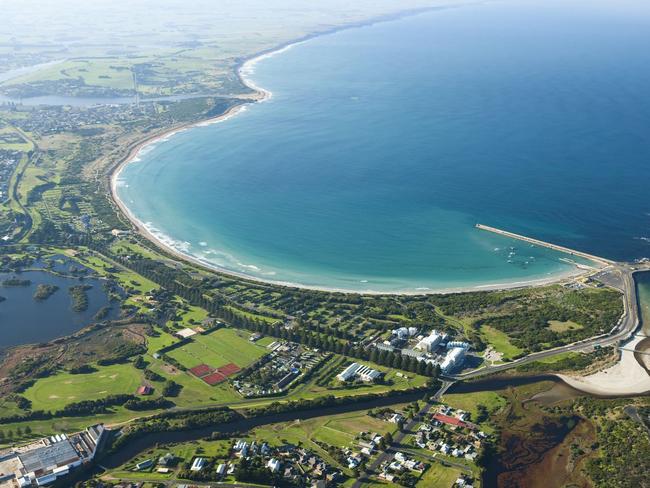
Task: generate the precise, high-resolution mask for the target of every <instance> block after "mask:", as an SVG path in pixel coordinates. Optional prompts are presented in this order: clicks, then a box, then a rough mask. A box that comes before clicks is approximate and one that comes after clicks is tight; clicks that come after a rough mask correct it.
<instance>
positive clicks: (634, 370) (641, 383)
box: [558, 335, 650, 396]
mask: <svg viewBox="0 0 650 488" xmlns="http://www.w3.org/2000/svg"><path fill="white" fill-rule="evenodd" d="M645 338H646V337H645V336H642V335H636V336H634V337H632V339H630V340H629V341H628V342H626V343H625V344H624V345H623V350H622V351H621V359H620V361H619V362H618V363H616V364H615V365H614V366H612V367H611V368H608V369H605V370H603V371H599V372H597V373H594V374H592V375H589V376H582V377H573V376H568V375H563V374H560V375H558V376H559V377H560V378H562V379H563V380H564V381H565V382H566V383H567V384H569V385H570V386H572V387H573V388H576V389H577V390H580V391H584V392H586V393H591V394H594V395H601V396H618V395H623V396H625V395H636V394H639V395H640V394H644V393H648V392H650V374H648V371H646V369H645V368H644V367H643V366H642V365H641V364H640V363H639V361H638V360H637V358H636V357H635V353H634V350H635V349H636V348H637V346H638V344H639V343H640V342H641V341H643V340H644V339H645Z"/></svg>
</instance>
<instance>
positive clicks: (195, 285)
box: [115, 257, 439, 377]
mask: <svg viewBox="0 0 650 488" xmlns="http://www.w3.org/2000/svg"><path fill="white" fill-rule="evenodd" d="M115 259H116V260H118V261H122V263H123V264H124V265H125V266H127V267H131V268H132V269H134V270H135V271H136V272H138V273H139V274H141V275H142V276H144V277H146V278H148V279H150V280H152V281H154V282H157V283H159V284H160V285H161V286H163V287H165V288H166V289H167V290H169V291H170V292H171V293H173V294H176V295H179V296H181V297H183V298H185V299H186V300H188V301H189V302H190V303H191V304H192V305H196V306H199V307H201V308H203V309H205V310H207V311H208V312H209V313H210V314H211V315H212V316H214V317H216V318H218V319H221V320H223V321H224V322H226V323H228V324H231V325H232V326H234V327H239V328H245V329H248V330H250V331H253V332H260V333H261V334H264V335H269V336H273V337H277V338H279V339H285V340H288V341H292V342H298V343H300V344H304V345H306V346H308V347H311V348H316V349H321V350H324V351H328V352H332V353H336V354H342V355H344V356H349V357H353V358H357V359H360V360H365V361H373V362H377V363H378V364H381V365H384V366H389V367H392V368H397V369H403V370H404V371H409V372H412V373H416V374H420V375H425V376H430V377H436V376H438V374H439V368H437V367H436V366H434V365H431V364H426V363H424V362H422V361H417V360H416V359H415V358H412V357H408V356H402V355H401V354H400V353H398V352H389V351H381V352H378V351H377V350H376V349H375V348H368V347H367V346H365V345H363V344H356V343H354V342H352V341H351V339H352V336H351V335H350V334H349V333H347V332H346V331H343V330H342V329H336V328H322V327H320V326H318V325H313V324H303V326H299V327H295V328H293V329H287V328H286V327H284V326H283V325H282V323H281V321H280V320H278V322H277V323H275V324H269V323H268V322H266V321H263V320H258V319H255V318H251V317H250V316H247V315H244V314H239V313H237V312H235V311H233V309H232V308H231V307H234V306H235V305H234V304H232V303H230V302H229V301H227V300H226V299H223V298H222V297H219V298H212V299H209V298H208V297H207V296H206V293H205V290H203V287H202V286H201V285H203V283H202V282H197V281H196V280H192V279H191V278H189V277H184V275H180V276H179V274H178V273H177V272H176V270H175V269H172V268H170V267H168V266H165V265H164V264H162V263H158V262H156V261H153V260H151V259H144V258H143V259H137V260H132V261H130V260H127V259H124V258H122V257H116V258H115ZM183 277H184V278H183ZM421 309H422V310H426V311H427V313H432V314H433V311H432V309H431V306H423V307H421ZM170 347H173V348H175V347H179V343H175V344H174V345H173V346H170ZM371 356H372V357H373V358H374V360H373V359H371ZM164 359H165V360H167V359H169V357H168V356H167V355H165V356H164ZM174 365H175V366H177V365H178V364H174ZM178 366H180V365H178Z"/></svg>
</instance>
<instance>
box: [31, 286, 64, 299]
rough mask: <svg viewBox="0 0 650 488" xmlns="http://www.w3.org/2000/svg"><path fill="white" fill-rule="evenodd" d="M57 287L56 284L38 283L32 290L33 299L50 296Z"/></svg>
mask: <svg viewBox="0 0 650 488" xmlns="http://www.w3.org/2000/svg"><path fill="white" fill-rule="evenodd" d="M58 289H59V287H58V286H56V285H47V284H42V283H41V284H39V285H38V286H37V287H36V291H35V292H34V300H37V301H43V300H47V299H48V298H50V297H51V296H52V295H53V294H54V293H55V292H56V291H57V290H58Z"/></svg>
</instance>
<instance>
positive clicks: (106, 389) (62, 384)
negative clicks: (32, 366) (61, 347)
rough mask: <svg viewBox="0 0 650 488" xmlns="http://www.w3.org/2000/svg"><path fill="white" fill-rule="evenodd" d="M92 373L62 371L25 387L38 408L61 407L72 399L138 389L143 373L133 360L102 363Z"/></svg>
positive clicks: (26, 396)
mask: <svg viewBox="0 0 650 488" xmlns="http://www.w3.org/2000/svg"><path fill="white" fill-rule="evenodd" d="M98 369H99V371H97V372H95V373H90V374H70V373H59V374H57V375H54V376H50V377H48V378H43V379H40V380H38V381H37V382H36V384H34V386H32V387H31V388H29V389H27V391H25V398H27V399H28V400H31V401H32V406H33V408H34V410H58V409H60V408H63V407H64V406H66V405H68V404H69V403H73V402H79V401H81V400H95V399H98V398H103V397H106V396H108V395H115V394H119V393H135V390H136V389H137V388H138V386H140V384H141V381H142V373H141V372H140V371H139V370H137V369H135V368H134V367H133V365H132V364H131V363H128V364H115V365H112V366H104V367H101V366H100V367H99V368H98Z"/></svg>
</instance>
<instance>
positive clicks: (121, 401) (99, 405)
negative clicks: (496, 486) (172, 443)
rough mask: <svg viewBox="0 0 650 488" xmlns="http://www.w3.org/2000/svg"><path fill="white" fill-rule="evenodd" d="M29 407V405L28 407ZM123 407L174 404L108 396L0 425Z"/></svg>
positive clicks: (12, 417)
mask: <svg viewBox="0 0 650 488" xmlns="http://www.w3.org/2000/svg"><path fill="white" fill-rule="evenodd" d="M29 406H31V403H30V405H29ZM116 406H123V407H124V408H126V409H128V410H134V411H140V410H155V409H159V408H170V407H173V406H174V403H173V402H171V401H170V400H167V399H166V398H162V397H160V398H155V399H147V400H141V399H139V398H137V397H136V396H134V395H130V394H121V395H109V396H107V397H105V398H100V399H98V400H82V401H80V402H74V403H69V404H68V405H66V406H65V407H63V408H62V409H60V410H55V411H49V410H34V411H29V412H25V413H23V414H15V415H9V416H6V417H2V418H0V424H11V423H14V422H26V421H29V420H49V419H53V418H58V417H86V416H89V415H99V414H104V413H109V409H110V408H111V407H116Z"/></svg>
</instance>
